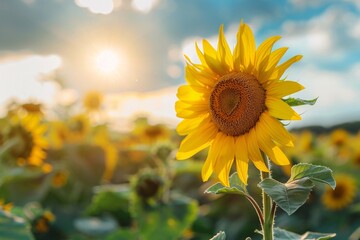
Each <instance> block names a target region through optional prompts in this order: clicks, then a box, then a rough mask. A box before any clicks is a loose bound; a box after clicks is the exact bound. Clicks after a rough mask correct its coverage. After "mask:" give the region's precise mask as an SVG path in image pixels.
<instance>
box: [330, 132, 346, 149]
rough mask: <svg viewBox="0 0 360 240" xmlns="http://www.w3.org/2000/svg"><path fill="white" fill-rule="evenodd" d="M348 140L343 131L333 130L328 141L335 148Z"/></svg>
mask: <svg viewBox="0 0 360 240" xmlns="http://www.w3.org/2000/svg"><path fill="white" fill-rule="evenodd" d="M348 139H349V133H348V132H347V131H346V130H344V129H335V130H334V131H333V132H332V133H331V134H330V141H331V143H332V144H333V145H334V146H335V147H342V146H344V145H345V144H346V143H347V141H348Z"/></svg>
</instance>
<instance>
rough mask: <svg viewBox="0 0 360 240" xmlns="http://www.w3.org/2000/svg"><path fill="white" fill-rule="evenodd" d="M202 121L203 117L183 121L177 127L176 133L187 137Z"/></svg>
mask: <svg viewBox="0 0 360 240" xmlns="http://www.w3.org/2000/svg"><path fill="white" fill-rule="evenodd" d="M203 120H204V117H197V118H191V119H184V120H182V121H181V122H180V123H179V124H178V125H177V127H176V131H177V133H178V134H179V135H181V136H183V135H187V134H189V133H191V132H192V131H194V130H195V129H196V128H197V127H198V126H199V125H200V123H201V122H202V121H203Z"/></svg>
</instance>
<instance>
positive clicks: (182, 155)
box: [175, 23, 304, 186]
mask: <svg viewBox="0 0 360 240" xmlns="http://www.w3.org/2000/svg"><path fill="white" fill-rule="evenodd" d="M279 39H280V37H279V36H274V37H270V38H268V39H267V40H265V41H264V42H263V43H262V44H260V45H259V47H258V48H257V49H256V44H255V39H254V35H253V33H252V31H251V29H250V28H249V26H248V25H246V24H243V23H241V24H240V28H239V31H238V34H237V43H236V46H235V49H234V50H233V51H231V49H230V47H229V45H228V43H227V41H226V39H225V36H224V32H223V26H221V27H220V30H219V41H218V46H217V49H215V48H214V47H213V46H211V44H210V43H209V42H208V41H206V40H203V49H204V50H203V51H201V50H200V49H199V48H198V47H197V46H196V51H197V54H198V57H199V60H200V63H199V64H197V63H193V62H192V61H191V60H190V59H189V58H188V57H186V60H187V64H186V69H185V71H186V81H187V83H188V85H184V86H181V87H179V89H178V93H177V97H178V98H179V101H177V102H176V105H175V109H176V112H177V116H178V117H180V118H184V120H183V121H182V122H181V123H180V124H179V125H178V127H177V131H178V133H179V134H180V135H187V137H186V138H185V139H184V140H183V141H182V143H181V144H180V148H179V151H178V153H177V156H176V157H177V159H179V160H184V159H187V158H190V157H192V156H193V155H194V154H196V153H198V152H199V151H201V150H203V149H205V148H207V147H210V149H209V153H208V157H207V159H206V161H205V164H204V166H203V170H202V179H203V180H204V181H207V180H208V179H209V177H210V176H211V174H212V173H213V172H215V174H216V176H217V178H218V179H219V180H220V181H221V183H222V184H223V185H226V186H229V172H230V169H231V166H232V165H233V163H234V160H235V159H236V160H235V162H236V168H237V172H238V175H239V178H240V179H241V181H242V182H244V183H245V184H247V178H248V164H249V159H250V160H251V161H252V162H253V163H254V165H255V166H256V167H257V168H258V169H259V170H260V171H264V172H268V171H269V169H268V167H267V166H266V164H265V163H264V161H263V158H262V156H261V152H260V150H262V151H263V152H264V153H265V154H266V155H268V156H269V158H270V159H271V160H272V161H273V162H274V163H275V164H278V165H288V164H290V161H289V160H288V158H287V157H286V155H285V154H284V153H283V151H282V150H281V149H280V147H279V146H293V142H292V138H291V136H290V134H289V133H288V132H287V130H286V129H285V128H284V126H283V125H282V124H281V122H280V121H279V120H300V119H301V117H300V115H299V114H297V113H296V112H295V111H294V110H293V109H292V108H291V107H290V106H289V105H288V104H287V103H286V102H284V101H283V98H284V97H286V96H288V95H290V94H292V93H295V92H298V91H300V90H302V89H303V88H304V87H303V86H302V85H300V84H299V83H297V82H294V81H287V80H284V79H283V77H282V76H283V74H284V72H285V71H286V70H287V69H288V68H289V67H290V66H291V65H292V64H293V63H295V62H297V61H299V60H300V59H301V56H300V55H297V56H294V57H292V58H290V59H289V60H287V61H285V62H283V63H281V64H279V62H280V60H281V58H282V56H284V54H285V52H286V51H287V48H286V47H283V48H279V49H277V50H274V51H272V47H273V45H274V44H275V42H276V41H277V40H279ZM278 64H279V65H278Z"/></svg>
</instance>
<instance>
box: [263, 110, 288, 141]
mask: <svg viewBox="0 0 360 240" xmlns="http://www.w3.org/2000/svg"><path fill="white" fill-rule="evenodd" d="M260 121H261V122H262V123H263V124H264V125H265V126H266V128H267V129H268V131H269V134H270V136H271V138H272V139H274V141H276V142H277V143H279V144H281V145H283V146H287V147H293V146H294V143H293V141H292V137H291V135H290V133H289V132H288V131H287V130H286V129H285V127H284V126H283V125H282V124H281V123H280V122H279V120H277V119H275V118H273V117H272V116H270V115H269V113H268V112H265V113H263V114H261V116H260Z"/></svg>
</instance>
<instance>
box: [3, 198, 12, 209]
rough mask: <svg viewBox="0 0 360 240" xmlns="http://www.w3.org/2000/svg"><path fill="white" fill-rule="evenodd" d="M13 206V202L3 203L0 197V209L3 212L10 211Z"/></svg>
mask: <svg viewBox="0 0 360 240" xmlns="http://www.w3.org/2000/svg"><path fill="white" fill-rule="evenodd" d="M12 207H13V203H11V202H10V203H5V201H4V199H0V209H1V210H3V211H5V212H10V211H11V209H12Z"/></svg>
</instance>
